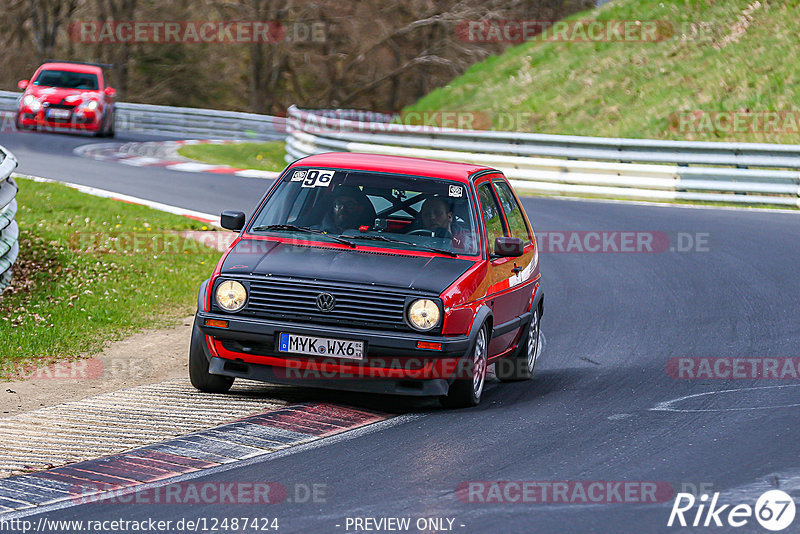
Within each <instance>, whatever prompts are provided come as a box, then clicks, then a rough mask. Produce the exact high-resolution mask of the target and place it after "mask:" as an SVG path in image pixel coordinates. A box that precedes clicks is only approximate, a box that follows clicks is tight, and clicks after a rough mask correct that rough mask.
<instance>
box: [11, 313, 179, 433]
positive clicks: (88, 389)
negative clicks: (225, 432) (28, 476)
mask: <svg viewBox="0 0 800 534" xmlns="http://www.w3.org/2000/svg"><path fill="white" fill-rule="evenodd" d="M193 319H194V318H193V317H186V318H184V319H183V320H182V321H181V322H180V324H179V325H178V326H175V327H171V328H163V329H158V330H148V331H144V332H139V333H137V334H134V335H132V336H130V337H128V338H125V339H123V340H121V341H117V342H114V343H112V344H110V345H109V346H108V347H107V348H106V349H105V350H104V351H103V352H102V353H100V354H98V355H96V356H94V357H92V358H88V359H82V360H77V361H74V362H70V363H59V364H55V365H51V366H49V367H44V368H41V369H37V370H36V371H34V372H32V374H30V375H29V376H28V377H25V379H24V380H19V381H14V382H0V418H3V417H9V416H11V415H15V414H19V413H23V412H27V411H30V410H36V409H38V408H42V407H45V406H54V405H57V404H61V403H64V402H68V401H73V400H80V399H84V398H86V397H92V396H94V395H99V394H101V393H108V392H111V391H116V390H119V389H127V388H131V387H134V386H141V385H145V384H154V383H157V382H162V381H164V380H167V379H170V378H178V377H181V378H184V377H186V376H188V358H189V339H190V337H191V333H192V321H193Z"/></svg>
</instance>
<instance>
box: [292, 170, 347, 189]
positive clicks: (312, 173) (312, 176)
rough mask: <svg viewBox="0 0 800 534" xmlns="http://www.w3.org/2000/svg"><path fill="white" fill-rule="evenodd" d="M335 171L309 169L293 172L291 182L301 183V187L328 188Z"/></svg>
mask: <svg viewBox="0 0 800 534" xmlns="http://www.w3.org/2000/svg"><path fill="white" fill-rule="evenodd" d="M335 172H336V171H323V170H320V169H309V170H306V171H294V174H293V175H292V179H291V180H290V181H292V182H303V184H302V186H301V187H328V186H329V185H331V179H333V175H334V173H335Z"/></svg>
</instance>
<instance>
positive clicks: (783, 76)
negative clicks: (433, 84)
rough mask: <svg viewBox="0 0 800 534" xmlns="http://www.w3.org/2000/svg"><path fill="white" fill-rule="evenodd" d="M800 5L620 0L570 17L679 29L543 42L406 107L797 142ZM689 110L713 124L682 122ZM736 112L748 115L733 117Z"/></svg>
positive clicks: (577, 131) (523, 125)
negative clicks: (645, 36)
mask: <svg viewBox="0 0 800 534" xmlns="http://www.w3.org/2000/svg"><path fill="white" fill-rule="evenodd" d="M797 9H798V2H797V0H790V1H786V2H775V1H763V0H762V1H754V0H725V1H720V0H713V1H712V0H681V1H678V2H663V1H661V0H615V1H613V2H609V3H607V4H605V5H603V6H602V7H600V8H597V9H593V10H590V11H586V12H583V13H579V14H576V15H575V16H573V17H570V19H568V20H601V21H603V20H604V21H661V23H662V24H667V25H668V27H669V28H671V29H672V32H673V33H666V34H665V35H664V37H666V38H664V39H663V40H657V41H655V42H635V41H630V42H629V41H624V40H605V41H604V42H599V41H598V42H577V39H574V40H572V42H569V41H568V40H552V39H551V40H543V39H535V40H532V41H529V42H526V43H523V44H521V45H518V46H515V47H513V48H511V49H509V50H508V51H507V52H506V53H505V54H503V55H501V56H491V57H489V58H488V59H486V60H485V61H483V62H481V63H478V64H475V65H473V66H472V67H471V68H470V69H469V70H468V71H467V72H466V73H465V74H464V75H462V76H460V77H458V78H456V79H454V80H453V81H452V82H450V83H449V84H447V86H445V87H442V88H440V89H437V90H435V91H433V92H431V93H430V94H429V95H427V96H425V97H424V98H422V99H421V100H420V101H419V102H417V103H416V104H414V105H413V106H411V107H409V108H408V109H407V111H412V110H413V111H444V110H447V111H458V110H463V111H476V112H480V113H482V114H486V115H488V116H490V117H491V118H492V119H493V124H492V126H493V128H494V129H498V130H519V131H530V132H539V133H552V134H571V135H588V136H608V137H632V138H649V139H688V140H698V141H737V142H747V141H753V142H774V143H790V144H795V143H797V142H798V141H797V139H798V138H797V132H798V126H797V121H798V116H800V115H799V113H800V106H798V103H800V84H798V83H796V82H797V80H798V78H799V77H800V75H798V71H797V69H796V68H795V63H794V61H792V60H790V58H793V57H795V52H796V50H795V48H796V42H797V40H796V38H795V37H794V36H796V35H798V33H800V18H798V17H797V16H796V15H797ZM609 26H610V25H609ZM692 112H697V113H699V117H701V118H702V119H707V120H701V119H698V120H686V121H684V120H683V119H684V118H686V117H687V115H686V113H692ZM770 112H776V113H777V116H774V115H768V114H769V113H770ZM730 113H735V114H737V115H736V116H737V117H740V118H741V119H742V120H741V122H740V123H739V122H737V123H733V122H732V121H726V120H727V119H730V118H731V117H732V115H730Z"/></svg>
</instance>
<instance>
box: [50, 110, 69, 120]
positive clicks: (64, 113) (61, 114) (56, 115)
mask: <svg viewBox="0 0 800 534" xmlns="http://www.w3.org/2000/svg"><path fill="white" fill-rule="evenodd" d="M69 115H70V111H69V110H68V109H48V110H47V116H48V117H50V118H53V119H66V118H68V117H69Z"/></svg>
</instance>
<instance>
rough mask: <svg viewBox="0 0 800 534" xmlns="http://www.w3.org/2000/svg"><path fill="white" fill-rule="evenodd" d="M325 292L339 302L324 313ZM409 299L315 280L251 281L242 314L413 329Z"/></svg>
mask: <svg viewBox="0 0 800 534" xmlns="http://www.w3.org/2000/svg"><path fill="white" fill-rule="evenodd" d="M322 293H329V294H331V295H333V297H334V298H335V299H336V303H335V305H334V307H333V309H332V310H330V311H322V310H320V308H319V307H318V306H317V297H318V296H319V295H320V294H322ZM406 297H407V294H406V293H404V292H399V291H397V290H390V289H386V288H372V287H369V288H364V287H357V286H354V285H343V284H332V283H325V282H317V281H312V280H302V281H298V280H287V279H269V280H250V295H249V301H248V303H247V306H246V307H245V309H244V310H243V312H242V313H244V314H245V315H252V316H255V317H262V318H274V319H290V320H302V321H304V322H307V323H320V324H350V325H354V326H362V327H366V328H391V329H402V330H409V327H408V326H407V325H406V323H405V321H404V313H405V302H406Z"/></svg>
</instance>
